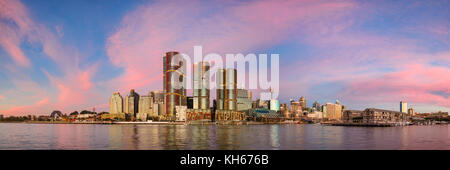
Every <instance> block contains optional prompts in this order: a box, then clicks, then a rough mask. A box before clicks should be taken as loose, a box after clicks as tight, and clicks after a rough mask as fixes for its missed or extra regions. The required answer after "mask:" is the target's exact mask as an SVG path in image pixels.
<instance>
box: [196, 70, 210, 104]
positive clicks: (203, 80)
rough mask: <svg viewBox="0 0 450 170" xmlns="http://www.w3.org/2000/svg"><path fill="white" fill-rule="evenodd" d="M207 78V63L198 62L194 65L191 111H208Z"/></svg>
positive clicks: (208, 73) (208, 93)
mask: <svg viewBox="0 0 450 170" xmlns="http://www.w3.org/2000/svg"><path fill="white" fill-rule="evenodd" d="M209 77H210V65H209V62H199V63H195V64H194V90H193V97H194V98H193V109H209V107H210V104H209V97H210V86H209Z"/></svg>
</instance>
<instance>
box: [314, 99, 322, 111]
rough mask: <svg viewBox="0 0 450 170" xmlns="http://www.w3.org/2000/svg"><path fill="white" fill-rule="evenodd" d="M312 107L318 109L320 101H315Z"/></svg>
mask: <svg viewBox="0 0 450 170" xmlns="http://www.w3.org/2000/svg"><path fill="white" fill-rule="evenodd" d="M312 107H313V108H315V109H316V110H317V111H320V103H319V102H317V101H315V102H314V103H313V105H312Z"/></svg>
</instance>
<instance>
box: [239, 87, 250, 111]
mask: <svg viewBox="0 0 450 170" xmlns="http://www.w3.org/2000/svg"><path fill="white" fill-rule="evenodd" d="M236 102H237V103H236V104H237V111H247V110H249V109H251V108H252V91H250V90H245V89H237V100H236Z"/></svg>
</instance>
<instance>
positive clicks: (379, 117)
mask: <svg viewBox="0 0 450 170" xmlns="http://www.w3.org/2000/svg"><path fill="white" fill-rule="evenodd" d="M408 119H409V117H408V115H407V113H403V112H396V111H391V110H383V109H375V108H368V109H366V110H364V112H363V114H362V123H368V124H376V123H404V122H407V121H408Z"/></svg>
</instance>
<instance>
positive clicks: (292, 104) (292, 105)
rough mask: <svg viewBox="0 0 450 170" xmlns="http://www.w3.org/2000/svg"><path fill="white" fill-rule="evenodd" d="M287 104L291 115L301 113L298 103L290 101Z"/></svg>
mask: <svg viewBox="0 0 450 170" xmlns="http://www.w3.org/2000/svg"><path fill="white" fill-rule="evenodd" d="M289 104H290V108H289V111H290V112H291V113H292V114H297V113H300V112H302V110H303V109H302V106H301V104H300V102H298V101H295V100H292V99H291V101H290V103H289Z"/></svg>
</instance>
